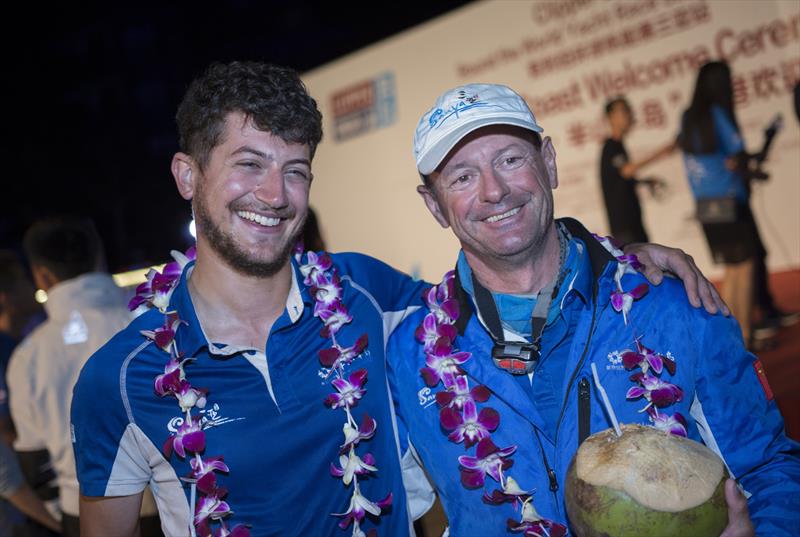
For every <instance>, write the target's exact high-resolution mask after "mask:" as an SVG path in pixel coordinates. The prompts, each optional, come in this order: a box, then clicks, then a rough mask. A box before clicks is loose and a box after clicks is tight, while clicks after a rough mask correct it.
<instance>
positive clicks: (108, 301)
mask: <svg viewBox="0 0 800 537" xmlns="http://www.w3.org/2000/svg"><path fill="white" fill-rule="evenodd" d="M23 246H24V250H25V254H26V256H27V258H28V261H29V263H30V266H31V272H32V273H33V279H34V283H35V284H36V286H37V287H38V288H39V289H42V290H44V291H45V292H47V296H48V298H47V302H46V303H45V309H46V310H47V315H48V319H47V321H45V322H44V323H42V324H41V325H40V326H39V327H37V328H36V329H35V330H34V331H33V332H32V333H31V334H30V335H29V336H28V337H27V338H26V339H25V340H24V341H22V343H20V345H19V346H18V347H17V348H16V349H15V350H14V353H13V355H12V357H11V360H10V363H9V366H8V374H7V380H8V385H9V389H10V392H9V394H10V407H11V416H12V419H13V421H14V424H15V428H16V432H17V437H16V440H15V442H14V448H15V449H16V451H17V453H18V456H19V460H20V464H21V466H22V468H23V470H26V469H27V471H26V475H27V476H31V475H32V476H37V475H39V476H40V475H41V473H40V472H39V471H38V470H40V469H41V468H42V467H43V466H44V464H43V462H42V461H44V460H46V459H47V458H48V455H49V459H50V460H51V461H52V471H53V472H54V474H55V481H56V484H57V497H58V500H57V502H55V501H54V502H53V503H57V507H56V509H55V512H54V515H57V516H60V517H61V523H62V527H63V531H64V534H65V535H67V536H77V535H79V533H80V523H79V510H78V497H79V494H78V480H77V477H76V473H75V459H74V455H73V451H72V442H71V434H70V430H69V412H70V403H71V400H72V388H73V386H74V385H75V382H76V380H77V378H78V373H79V372H80V370H81V367H82V366H83V364H84V363H85V362H86V360H87V359H88V358H89V356H90V355H91V354H92V353H93V352H94V351H96V350H97V349H98V348H100V346H101V345H103V344H104V343H105V342H106V341H107V340H108V339H109V338H110V337H111V336H112V335H114V334H115V333H116V332H117V331H119V330H120V329H122V328H123V327H125V326H126V325H127V324H128V323H129V322H130V320H131V315H130V313H129V312H128V310H127V307H126V302H127V301H126V297H125V295H124V293H123V291H122V290H121V289H120V288H118V287H117V286H116V285H115V284H114V281H113V279H112V278H111V276H110V275H109V274H107V273H104V272H97V271H96V270H97V267H99V266H101V264H102V259H101V252H102V245H101V242H100V238H99V236H98V234H97V231H96V230H95V227H94V224H92V223H91V222H90V221H88V220H84V219H79V218H53V219H47V220H42V221H39V222H36V223H35V224H33V226H31V227H30V229H29V230H28V231H27V232H26V234H25V238H24V241H23ZM98 404H99V405H100V408H102V404H103V402H102V401H98ZM37 481H38V482H36V483H35V484H36V485H42V484H43V483H42V481H43V480H42V479H38V480H37ZM44 499H48V500H51V499H52V500H55V499H54V498H44ZM148 509H149V513H148V514H150V515H152V514H154V513H155V507H154V505H152V504H151V505H149V506H148ZM154 518H155V517H149V518H148V519H146V520H144V521H143V523H142V527H143V529H144V528H145V527H146V526H147V524H150V525H153V526H154V527H156V528H157V527H158V524H157V520H154ZM149 534H152V531H151V532H150V533H149Z"/></svg>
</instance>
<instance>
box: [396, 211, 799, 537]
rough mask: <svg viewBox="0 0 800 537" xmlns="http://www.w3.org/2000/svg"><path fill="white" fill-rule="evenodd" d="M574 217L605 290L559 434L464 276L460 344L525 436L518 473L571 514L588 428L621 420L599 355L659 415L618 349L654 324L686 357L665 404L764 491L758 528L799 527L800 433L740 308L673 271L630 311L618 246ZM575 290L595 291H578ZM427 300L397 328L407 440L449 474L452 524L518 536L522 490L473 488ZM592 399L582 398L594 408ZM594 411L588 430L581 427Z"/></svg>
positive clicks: (542, 510)
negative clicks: (435, 361)
mask: <svg viewBox="0 0 800 537" xmlns="http://www.w3.org/2000/svg"><path fill="white" fill-rule="evenodd" d="M566 223H567V227H568V228H569V229H570V232H571V233H572V235H573V237H575V238H577V239H580V240H581V241H582V242H583V244H585V245H586V250H587V253H588V260H587V262H586V265H585V266H584V269H585V270H591V271H592V274H593V278H592V280H593V281H592V284H593V285H592V286H593V293H590V295H589V296H590V298H589V300H588V301H587V302H584V303H582V304H581V307H582V308H583V311H582V314H581V315H580V319H579V321H578V323H577V328H576V330H575V333H574V335H573V337H572V341H571V342H569V344H568V345H567V348H568V349H569V351H568V356H566V357H565V358H566V360H565V363H566V374H565V376H564V383H563V389H562V390H561V393H559V394H557V397H558V398H559V400H560V401H562V403H561V409H560V413H559V418H558V424H557V428H556V431H555V434H553V435H550V434H548V433H547V428H546V427H545V424H544V420H543V419H542V416H541V414H540V413H539V411H537V408H536V405H535V404H534V401H533V400H532V399H531V397H530V396H529V395H528V394H527V393H526V391H525V389H524V388H523V387H522V386H521V385H520V383H519V382H518V381H517V380H516V379H514V378H513V377H512V376H511V375H510V374H508V373H506V372H504V371H501V370H500V369H498V368H497V367H495V365H494V363H493V362H492V360H491V357H490V351H491V348H492V340H491V339H490V336H489V333H488V332H487V330H486V329H485V327H484V326H483V325H482V323H481V322H480V320H479V319H478V316H477V315H475V312H474V306H473V305H472V301H471V299H470V298H469V297H468V296H467V295H466V293H464V291H463V289H461V288H460V287H458V286H457V287H458V288H457V290H456V294H457V295H458V298H459V303H460V316H459V319H458V322H457V324H456V327H457V328H458V336H457V338H456V343H455V348H456V349H458V350H460V351H468V352H471V353H472V355H473V356H472V358H471V359H470V360H468V361H467V362H466V363H464V364H463V365H462V368H463V369H464V370H465V371H466V373H467V375H468V378H469V385H470V387H474V386H476V385H477V384H479V383H480V384H483V385H484V386H486V387H487V388H488V389H489V390H490V391H491V396H490V398H489V399H488V401H486V402H485V403H478V410H479V411H480V409H481V408H483V407H485V406H490V407H491V408H494V409H495V410H497V411H498V412H499V414H500V424H499V426H498V428H497V430H496V431H495V432H493V433H492V435H491V438H492V441H493V442H494V443H495V444H496V445H497V446H498V447H500V448H505V447H508V446H511V445H516V446H517V451H516V453H515V454H514V455H513V456H512V460H513V466H512V467H511V468H510V469H509V470H507V472H506V474H507V475H511V476H512V477H514V479H515V480H516V481H517V482H518V484H519V485H520V487H521V488H522V489H524V490H534V491H535V493H534V497H533V503H534V506H535V508H536V510H537V511H538V512H539V514H540V515H541V516H543V517H544V518H548V519H552V520H554V521H556V522H560V523H562V524H567V525H568V521H567V514H566V510H565V507H564V494H563V493H564V483H565V479H566V474H567V470H568V467H569V464H570V461H571V460H572V458H573V455H574V454H575V452H576V450H577V448H578V446H579V443H580V440H582V438H580V437H582V436H583V437H585V436H586V435H588V434H592V433H596V432H598V431H601V430H604V429H607V428H609V427H610V426H611V424H610V422H609V420H608V419H607V417H606V414H605V411H604V407H603V405H602V402H601V399H600V397H599V394H597V393H596V389H595V388H594V385H593V382H592V373H591V369H590V366H591V364H592V363H594V364H596V365H597V368H598V373H599V376H600V380H601V383H602V384H603V386H604V387H605V389H606V391H607V392H608V395H609V398H610V400H611V403H612V405H613V406H614V409H615V411H616V414H617V417H618V418H619V421H620V422H622V423H645V424H646V423H648V417H647V414H646V413H640V412H639V410H640V409H642V408H643V407H644V406H645V404H646V401H643V400H642V399H639V400H633V401H632V400H626V393H627V391H628V390H629V388H631V387H633V386H634V385H635V384H634V383H633V382H632V381H631V380H630V378H629V377H630V376H631V374H632V373H633V371H628V370H626V369H625V368H624V367H623V365H622V363H621V360H620V354H619V353H620V352H622V351H624V350H626V349H631V350H635V349H636V344H635V339H636V338H637V337H640V336H641V340H640V341H641V343H642V344H643V345H645V346H646V347H648V348H650V349H653V350H654V351H655V352H657V353H659V354H661V355H668V356H670V357H672V358H674V360H675V362H676V364H677V368H676V371H675V374H674V375H670V374H669V373H668V372H667V371H666V370H665V371H664V372H663V373H662V375H661V378H662V379H663V380H666V381H668V382H671V383H673V384H676V385H678V386H680V387H681V388H682V389H683V391H684V396H683V399H682V401H680V402H678V403H676V404H673V405H671V406H669V407H667V408H665V409H663V410H664V411H665V412H668V413H670V414H672V413H674V412H675V411H678V412H680V413H681V414H683V415H684V416H685V417H686V418H687V420H688V421H689V426H688V435H689V437H690V438H692V439H694V440H698V441H703V442H704V443H705V444H706V445H708V446H709V447H710V448H711V449H713V450H714V451H716V452H717V453H718V454H720V455H721V457H722V458H723V460H724V462H725V464H726V465H727V467H728V469H729V471H730V472H731V474H732V475H734V476H735V477H736V478H737V479H738V481H739V482H740V484H741V485H742V486H743V487H744V489H745V490H746V492H747V493H749V494H751V495H752V496H750V499H749V507H750V515H751V517H752V519H753V521H754V523H755V526H756V531H757V533H758V534H759V535H761V534H763V535H790V534H796V531H797V528H798V527H800V458H799V457H798V455H799V454H800V446H798V444H797V443H796V442H793V441H791V440H788V439H787V438H786V436H785V434H784V428H783V419H782V418H781V415H780V413H779V411H778V407H777V405H776V403H775V401H774V400H772V397H771V392H769V390H768V387H767V386H766V384H762V382H764V383H766V380H765V379H763V373H762V374H760V375H759V373H758V369H759V368H760V367H761V366H760V362H758V361H757V359H756V358H755V357H754V356H753V355H752V354H750V353H748V352H747V351H746V350H745V348H744V346H743V343H742V339H741V335H740V332H739V329H738V326H737V324H736V321H735V320H734V319H732V318H726V317H723V316H721V315H709V314H708V313H706V312H705V311H704V310H702V309H695V308H693V307H692V306H691V305H690V304H689V303H688V301H687V300H686V297H685V293H684V291H683V288H682V286H681V284H680V282H679V281H677V280H673V279H665V281H664V282H663V283H662V284H661V285H659V286H658V287H655V286H651V287H650V291H649V293H648V294H647V295H645V296H644V297H642V298H641V299H639V300H637V301H636V302H635V303H634V305H633V309H632V310H631V312H630V313H629V316H628V324H627V325H626V324H624V322H623V318H622V314H621V313H618V312H617V311H615V310H614V308H613V307H612V306H611V304H610V294H611V292H612V291H613V290H614V289H615V288H616V284H615V282H614V273H615V270H616V267H617V263H616V261H615V259H614V258H613V257H612V256H611V255H610V254H609V253H608V252H607V251H606V250H605V249H604V248H603V247H602V246H601V245H600V244H599V243H598V242H597V241H595V240H594V239H592V237H591V236H590V235H589V234H588V233H587V232H586V230H585V229H583V227H582V226H580V224H578V223H577V222H575V221H568V222H566ZM644 281H645V280H644V279H643V277H642V276H641V275H639V274H626V275H625V276H623V279H622V282H623V288H624V289H625V290H631V289H633V288H634V287H636V286H637V285H639V284H640V283H642V282H644ZM564 300H565V301H573V300H581V301H582V300H583V298H582V295H579V294H577V293H575V292H573V291H572V290H571V291H570V292H568V293H567V294H566V296H565V298H564ZM562 304H563V303H562ZM427 313H428V309H427V308H423V309H422V310H419V311H417V312H415V313H414V314H413V315H412V316H410V317H409V318H407V319H406V320H405V321H404V323H403V324H401V325H400V327H399V328H398V329H397V330H396V331H395V332H394V334H393V335H392V337H391V339H390V343H389V348H388V350H387V359H388V360H389V379H390V382H391V385H392V388H393V396H394V399H395V405H396V409H397V418H398V422H399V429H400V434H401V443H402V442H404V441H405V444H404V446H403V448H404V449H409V443H410V444H411V445H413V447H414V448H415V450H416V452H417V453H418V456H419V458H420V459H421V461H422V463H423V464H424V466H425V468H426V469H427V471H428V473H429V475H430V477H431V479H432V480H433V482H434V483H435V484H436V488H437V490H438V492H439V495H440V498H441V500H442V503H443V505H444V509H445V511H446V513H447V516H448V519H449V522H450V528H451V535H454V536H457V537H463V536H470V535H474V536H483V537H485V536H490V535H506V534H507V532H506V529H505V528H506V521H507V520H508V519H509V518H511V519H515V520H519V519H520V513H519V512H518V511H516V510H515V509H514V507H513V506H512V505H511V504H509V503H506V504H503V505H499V506H496V505H488V504H486V503H484V502H483V501H482V496H483V494H484V492H488V493H491V491H492V490H494V489H497V488H499V486H498V483H496V482H495V481H494V480H492V479H491V478H490V477H487V478H486V484H485V486H484V488H483V489H476V490H470V489H467V488H465V487H464V486H463V485H462V484H461V482H460V472H459V462H458V457H459V456H460V455H471V456H474V455H475V450H476V448H475V447H474V446H473V447H471V448H470V449H468V450H465V448H464V444H456V443H454V442H451V441H449V440H448V437H447V434H446V433H445V432H443V429H442V427H441V426H440V421H439V407H438V405H437V403H436V401H435V398H434V393H435V392H437V391H441V390H442V389H443V388H442V385H441V384H439V385H438V386H437V387H435V388H433V389H431V388H429V387H428V386H427V385H426V384H425V381H424V380H423V378H422V376H421V375H420V368H422V367H423V366H424V365H425V354H424V352H423V347H422V345H421V344H419V343H418V342H417V341H416V340H415V338H414V331H415V329H416V328H417V326H419V324H420V323H421V321H422V319H423V318H424V316H425V315H426V314H427ZM562 358H563V357H562ZM534 374H535V372H534ZM762 379H763V381H762ZM579 407H583V410H582V411H581V412H579ZM579 414H581V415H582V417H579ZM690 416H691V417H690ZM582 420H583V421H584V429H585V430H583V431H580V432H579V429H581V424H580V422H581V421H582ZM537 437H538V439H537ZM548 467H549V468H550V469H551V470H552V472H550V473H551V476H548V471H547V468H548Z"/></svg>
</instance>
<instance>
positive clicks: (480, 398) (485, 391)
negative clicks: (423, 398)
mask: <svg viewBox="0 0 800 537" xmlns="http://www.w3.org/2000/svg"><path fill="white" fill-rule="evenodd" d="M447 384H448V383H447V382H445V385H447ZM490 393H491V392H489V388H487V387H486V386H475V387H474V388H472V389H471V390H470V389H469V384H468V381H467V377H466V375H455V376H454V379H453V382H452V383H449V386H448V388H447V390H445V391H443V392H436V402H437V403H439V406H443V407H445V406H455V407H456V408H458V409H461V408H464V404H465V403H466V402H467V401H472V402H473V404H474V403H475V402H478V403H483V402H485V401H486V400H487V399H489V395H490Z"/></svg>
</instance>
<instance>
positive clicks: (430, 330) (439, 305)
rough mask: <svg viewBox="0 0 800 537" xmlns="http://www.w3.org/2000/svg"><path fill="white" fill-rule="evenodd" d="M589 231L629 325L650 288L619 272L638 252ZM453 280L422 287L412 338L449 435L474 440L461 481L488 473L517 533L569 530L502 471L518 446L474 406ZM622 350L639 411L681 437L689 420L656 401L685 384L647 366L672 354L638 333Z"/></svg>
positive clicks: (479, 393) (479, 394)
mask: <svg viewBox="0 0 800 537" xmlns="http://www.w3.org/2000/svg"><path fill="white" fill-rule="evenodd" d="M594 237H595V238H596V239H597V240H598V241H599V242H600V243H601V244H602V245H603V246H604V247H605V248H606V249H607V250H608V251H609V252H610V253H611V254H612V255H614V257H615V258H616V259H617V269H616V272H615V274H614V282H615V284H616V288H615V289H614V290H613V291H612V292H611V297H610V298H611V305H612V307H613V308H614V310H615V311H617V312H619V313H622V316H623V320H624V322H625V324H626V325H627V324H628V314H629V313H630V311H631V308H632V307H633V303H634V302H635V301H636V300H638V299H640V298H642V297H643V296H645V295H646V294H647V292H648V290H649V286H648V285H647V284H646V283H642V284H640V285H638V286H637V287H635V288H634V289H632V290H631V291H625V290H624V289H623V287H622V277H623V275H625V274H626V273H635V272H636V271H637V270H640V269H641V268H642V267H643V265H642V264H641V263H640V262H639V261H638V259H637V258H636V256H635V255H626V254H625V253H624V252H622V251H621V250H620V249H619V248H618V247H617V245H616V244H615V243H614V242H613V239H611V238H610V237H600V236H598V235H594ZM454 286H455V272H454V271H450V272H448V273H447V274H445V276H444V278H443V279H442V282H441V283H440V284H439V285H436V286H433V287H431V288H430V289H429V290H427V291H426V292H425V294H424V295H423V300H424V302H425V304H426V305H427V306H428V309H429V310H430V313H428V314H427V315H426V316H425V318H424V319H423V321H422V323H421V324H420V325H419V327H417V330H416V332H415V337H416V339H417V341H419V342H420V343H421V344H422V345H423V347H424V350H425V356H426V359H425V367H423V368H422V369H420V374H421V375H422V378H423V379H424V380H425V383H426V384H427V385H428V386H429V387H431V388H434V387H436V386H438V385H439V384H440V383H441V384H442V385H443V387H444V389H443V390H441V391H438V392H436V402H437V403H438V405H439V407H440V411H439V421H440V423H441V425H442V428H443V429H444V430H445V431H447V432H448V439H450V441H452V442H455V443H462V442H463V444H464V447H465V449H470V448H471V447H472V446H473V445H477V447H476V450H475V455H474V456H472V455H461V456H460V457H459V458H458V462H459V465H460V468H461V483H462V485H463V486H464V487H466V488H468V489H475V488H481V487H485V485H486V477H487V476H489V477H491V478H492V479H493V480H494V481H496V482H497V483H499V485H500V488H499V489H494V490H492V491H491V493H488V492H485V491H484V494H483V501H484V502H485V503H487V504H492V505H500V504H503V503H510V504H512V505H513V506H514V508H515V509H517V510H521V519H520V520H519V521H517V520H513V519H509V520H508V521H507V528H506V529H507V530H508V531H509V532H511V533H522V534H523V535H524V537H545V536H546V537H562V536H564V535H566V533H567V528H566V527H565V526H564V525H562V524H559V523H557V522H555V521H552V520H548V519H545V518H542V517H541V516H540V515H539V514H538V513H537V511H536V509H535V508H534V506H533V491H527V490H524V489H522V488H521V487H520V486H519V484H518V483H517V482H516V481H515V480H514V478H513V477H511V476H510V475H506V473H505V471H506V470H508V469H509V468H510V467H511V466H512V465H513V462H514V461H513V460H511V456H512V455H513V454H514V452H515V451H516V450H517V446H515V445H511V446H508V447H504V448H499V447H497V446H496V445H495V444H494V442H492V439H491V434H492V432H494V431H495V430H496V429H497V428H498V426H499V424H500V415H499V413H498V412H497V411H496V410H494V409H493V408H491V407H487V406H484V407H483V408H482V409H481V410H480V412H478V410H477V403H485V402H486V401H487V400H488V399H489V397H490V396H491V392H490V391H489V389H488V388H486V387H485V386H481V385H479V386H475V387H473V388H471V389H470V387H469V382H468V378H467V375H466V373H465V371H464V370H463V369H462V367H461V365H463V364H464V363H466V362H467V361H468V360H470V359H471V358H472V353H469V352H463V351H458V350H456V348H455V339H456V335H457V330H456V328H455V323H456V320H457V318H458V315H459V304H458V301H457V300H456V298H455V292H454ZM622 357H623V363H624V365H625V368H626V369H628V370H630V369H632V368H634V367H640V368H641V370H642V371H641V372H639V373H637V374H635V375H633V376H631V380H633V381H634V382H637V383H638V384H639V386H638V387H634V388H631V389H630V390H629V391H628V393H627V398H628V399H638V398H640V397H645V398H646V399H647V401H648V404H647V406H645V408H644V409H642V411H643V412H645V411H646V412H647V413H648V416H649V417H650V421H651V422H652V423H653V426H654V427H656V428H657V429H660V430H664V431H668V432H670V433H672V434H677V435H681V436H686V420H685V419H684V417H683V416H682V415H681V414H680V413H677V412H676V413H675V414H674V415H672V416H670V415H667V414H663V413H660V412H659V411H658V409H659V408H663V407H666V406H669V405H671V404H673V403H675V402H678V401H680V400H681V399H682V397H683V391H682V390H681V389H680V388H679V387H678V386H675V385H674V384H670V383H668V382H665V381H662V380H661V379H660V378H659V377H658V376H654V375H651V374H648V371H651V372H653V373H655V374H656V375H660V374H661V372H662V371H663V370H664V369H666V370H667V371H669V372H670V373H671V374H674V373H675V361H674V360H672V359H671V358H670V357H668V356H662V355H658V354H655V353H654V352H653V351H652V350H651V349H648V348H647V347H644V346H643V345H642V344H641V343H640V340H639V339H637V340H636V351H630V350H626V351H623V352H622Z"/></svg>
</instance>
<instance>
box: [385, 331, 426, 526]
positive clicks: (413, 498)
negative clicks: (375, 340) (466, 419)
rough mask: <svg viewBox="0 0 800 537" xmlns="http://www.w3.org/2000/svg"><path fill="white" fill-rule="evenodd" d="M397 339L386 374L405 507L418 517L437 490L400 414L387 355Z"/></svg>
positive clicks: (415, 517) (393, 371) (394, 383)
mask: <svg viewBox="0 0 800 537" xmlns="http://www.w3.org/2000/svg"><path fill="white" fill-rule="evenodd" d="M398 339H399V338H397V337H395V338H392V339H391V340H390V344H389V348H388V349H387V364H388V367H387V374H388V378H389V386H390V388H391V391H392V401H393V402H394V407H395V422H396V423H397V435H398V439H399V442H400V453H401V459H400V466H401V470H402V475H403V487H404V488H405V491H406V497H407V498H408V508H409V511H410V512H411V517H412V518H413V519H414V520H417V519H418V518H420V517H422V515H424V514H425V513H427V512H428V511H429V510H430V508H431V507H433V503H434V501H436V493H435V492H434V487H433V484H432V483H431V481H430V478H429V477H428V474H427V473H426V472H425V469H424V468H423V466H422V460H421V459H420V457H419V455H418V454H417V451H416V449H414V445H413V444H412V443H411V440H410V438H409V432H408V427H407V426H406V422H405V419H404V418H403V413H402V406H401V405H400V404H399V397H398V393H397V387H398V384H397V383H398V379H397V378H396V374H395V373H396V372H395V370H394V369H393V368H392V366H391V360H390V359H389V356H390V355H391V353H397V352H398V351H397V348H396V347H397V345H402V342H399V341H397V340H398Z"/></svg>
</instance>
